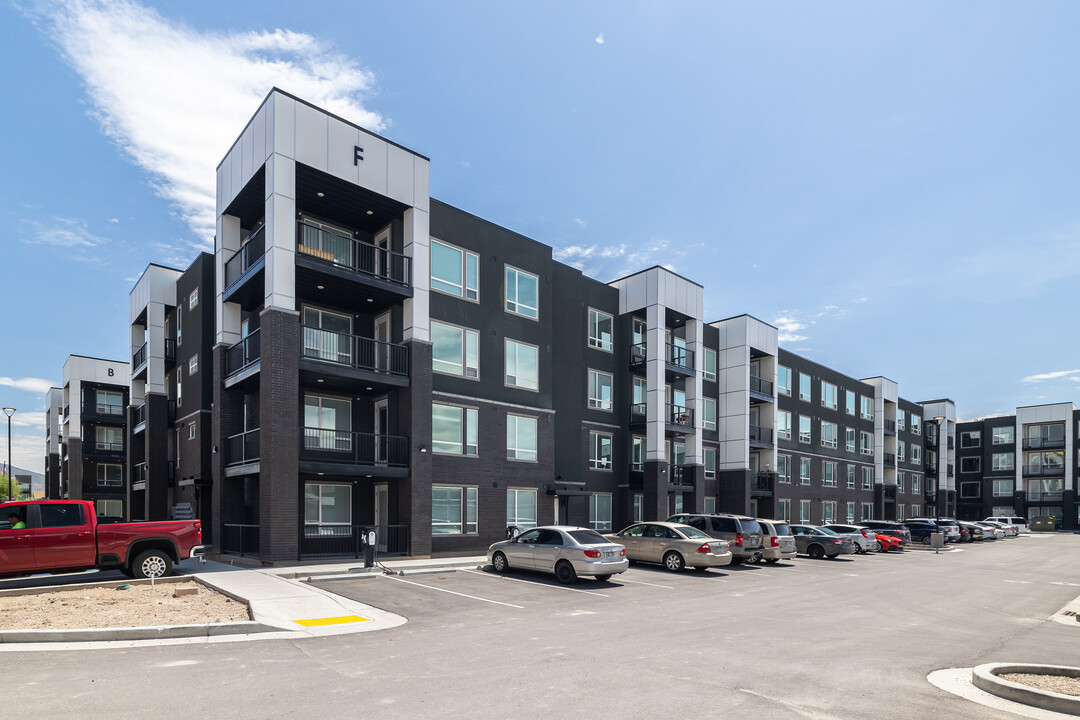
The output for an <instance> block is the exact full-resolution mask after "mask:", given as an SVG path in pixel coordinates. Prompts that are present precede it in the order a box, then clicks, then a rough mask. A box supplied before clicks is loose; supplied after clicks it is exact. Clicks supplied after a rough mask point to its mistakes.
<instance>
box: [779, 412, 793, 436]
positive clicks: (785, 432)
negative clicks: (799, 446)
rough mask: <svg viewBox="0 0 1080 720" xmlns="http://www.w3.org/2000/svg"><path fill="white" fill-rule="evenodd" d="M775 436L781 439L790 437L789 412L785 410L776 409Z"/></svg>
mask: <svg viewBox="0 0 1080 720" xmlns="http://www.w3.org/2000/svg"><path fill="white" fill-rule="evenodd" d="M776 437H777V438H779V439H781V440H790V439H791V413H790V412H788V411H787V410H777V411H776Z"/></svg>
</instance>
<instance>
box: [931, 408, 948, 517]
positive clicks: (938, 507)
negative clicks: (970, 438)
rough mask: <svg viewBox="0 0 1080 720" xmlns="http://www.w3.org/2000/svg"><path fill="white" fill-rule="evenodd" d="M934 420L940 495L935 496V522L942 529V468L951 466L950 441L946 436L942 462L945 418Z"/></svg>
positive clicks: (937, 489)
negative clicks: (942, 460)
mask: <svg viewBox="0 0 1080 720" xmlns="http://www.w3.org/2000/svg"><path fill="white" fill-rule="evenodd" d="M934 422H936V423H937V429H938V431H937V461H938V464H937V468H936V469H937V477H935V478H934V492H936V493H937V495H938V496H937V497H936V498H934V515H935V516H936V518H935V519H936V520H937V522H936V523H935V524H936V525H938V529H939V531H940V529H941V527H940V526H941V468H943V467H944V468H945V469H946V472H947V471H948V468H949V463H948V460H949V456H948V451H949V442H948V438H946V439H945V453H946V455H945V462H944V463H942V462H941V434H942V431H943V430H944V428H945V418H944V417H942V416H940V415H939V416H938V417H935V418H934ZM948 493H949V491H948V489H946V490H945V497H946V498H948V496H949V494H948ZM946 502H948V501H946Z"/></svg>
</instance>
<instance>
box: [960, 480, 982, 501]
mask: <svg viewBox="0 0 1080 720" xmlns="http://www.w3.org/2000/svg"><path fill="white" fill-rule="evenodd" d="M979 486H980V483H979V482H962V483H960V497H962V498H968V499H971V498H977V497H979V496H980V494H981V493H980V492H979V489H980V487H979Z"/></svg>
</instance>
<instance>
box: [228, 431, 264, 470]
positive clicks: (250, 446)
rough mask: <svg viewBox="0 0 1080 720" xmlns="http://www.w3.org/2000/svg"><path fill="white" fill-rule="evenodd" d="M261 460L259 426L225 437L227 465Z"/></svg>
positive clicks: (232, 465) (249, 463) (245, 463)
mask: <svg viewBox="0 0 1080 720" xmlns="http://www.w3.org/2000/svg"><path fill="white" fill-rule="evenodd" d="M257 462H259V428H255V429H254V430H248V431H247V432H242V433H237V434H236V435H230V436H229V437H227V438H225V467H227V468H230V467H240V466H245V465H252V464H254V463H257Z"/></svg>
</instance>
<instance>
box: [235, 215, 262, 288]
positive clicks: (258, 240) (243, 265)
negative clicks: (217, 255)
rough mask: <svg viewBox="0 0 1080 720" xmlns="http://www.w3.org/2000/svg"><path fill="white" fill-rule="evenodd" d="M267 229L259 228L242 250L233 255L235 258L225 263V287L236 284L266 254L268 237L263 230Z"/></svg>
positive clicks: (241, 247)
mask: <svg viewBox="0 0 1080 720" xmlns="http://www.w3.org/2000/svg"><path fill="white" fill-rule="evenodd" d="M265 228H266V226H265V225H264V226H263V227H261V228H259V229H258V230H256V231H255V232H253V233H252V234H251V237H249V238H248V240H247V242H245V243H244V244H243V245H242V246H240V249H239V250H237V251H236V252H235V253H233V256H232V257H231V258H229V259H228V260H226V261H225V287H226V288H228V287H229V286H230V285H232V284H233V283H235V282H236V281H237V280H239V279H240V277H241V276H242V275H243V274H244V273H245V272H247V271H248V270H249V269H250V268H251V266H252V265H254V264H255V261H256V260H258V259H259V258H261V257H262V256H263V255H265V254H266V236H265V234H264V233H263V230H264V229H265Z"/></svg>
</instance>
